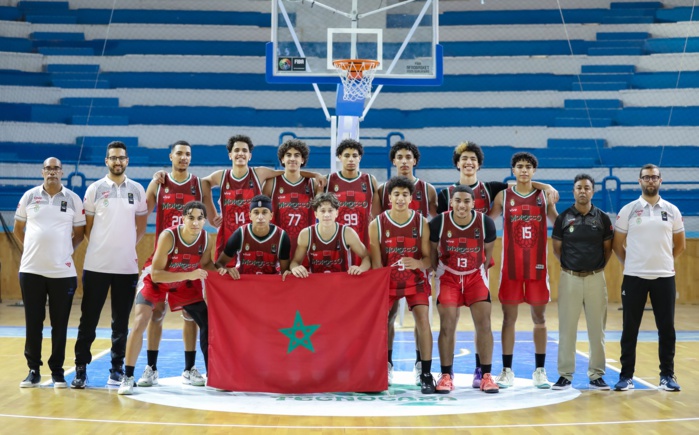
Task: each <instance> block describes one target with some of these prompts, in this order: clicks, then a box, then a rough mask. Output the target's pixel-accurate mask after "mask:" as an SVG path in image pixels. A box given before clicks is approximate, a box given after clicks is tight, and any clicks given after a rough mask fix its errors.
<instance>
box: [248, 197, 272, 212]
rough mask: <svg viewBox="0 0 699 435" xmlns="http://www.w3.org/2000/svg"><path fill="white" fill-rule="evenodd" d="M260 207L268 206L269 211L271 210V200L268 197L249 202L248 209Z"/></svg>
mask: <svg viewBox="0 0 699 435" xmlns="http://www.w3.org/2000/svg"><path fill="white" fill-rule="evenodd" d="M260 207H265V208H268V209H269V211H273V210H272V201H270V200H269V199H263V200H259V201H252V202H250V211H252V209H254V208H260Z"/></svg>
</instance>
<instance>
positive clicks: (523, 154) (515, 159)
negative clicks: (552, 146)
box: [510, 152, 539, 169]
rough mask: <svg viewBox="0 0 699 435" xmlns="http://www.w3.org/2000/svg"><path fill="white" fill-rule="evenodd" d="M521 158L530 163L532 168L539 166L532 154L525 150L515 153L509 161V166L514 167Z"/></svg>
mask: <svg viewBox="0 0 699 435" xmlns="http://www.w3.org/2000/svg"><path fill="white" fill-rule="evenodd" d="M522 160H524V161H525V162H527V163H531V165H532V167H533V168H534V169H536V167H537V166H539V161H538V160H537V159H536V157H535V156H534V154H532V153H527V152H520V153H515V154H514V155H513V156H512V160H511V161H510V166H511V167H513V168H514V167H515V165H516V164H517V162H520V161H522Z"/></svg>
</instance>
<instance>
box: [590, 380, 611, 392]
mask: <svg viewBox="0 0 699 435" xmlns="http://www.w3.org/2000/svg"><path fill="white" fill-rule="evenodd" d="M590 389H591V390H611V387H610V386H609V385H607V383H606V382H604V379H602V378H597V379H595V380H594V381H590Z"/></svg>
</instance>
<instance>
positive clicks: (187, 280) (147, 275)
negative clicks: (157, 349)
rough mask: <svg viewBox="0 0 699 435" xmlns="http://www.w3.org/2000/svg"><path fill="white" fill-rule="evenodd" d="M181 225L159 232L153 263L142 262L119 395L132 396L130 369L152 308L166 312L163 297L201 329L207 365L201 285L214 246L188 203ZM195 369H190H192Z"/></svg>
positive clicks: (199, 208)
mask: <svg viewBox="0 0 699 435" xmlns="http://www.w3.org/2000/svg"><path fill="white" fill-rule="evenodd" d="M182 216H183V223H182V224H181V225H177V226H174V227H171V228H168V229H166V230H164V231H163V232H162V233H161V234H160V236H158V243H157V248H155V253H154V254H153V260H152V263H149V262H146V264H145V267H144V268H143V273H142V274H141V279H140V280H139V282H138V294H137V295H136V302H135V304H136V308H135V314H134V321H133V326H132V328H131V332H130V334H129V338H128V340H127V343H126V366H125V369H126V370H125V373H124V380H123V381H122V382H121V386H120V387H119V394H133V387H134V383H135V380H134V369H135V365H136V360H137V359H138V354H139V353H140V352H141V347H142V345H143V332H144V330H145V329H146V326H148V322H149V321H150V319H151V317H153V312H154V308H155V307H156V306H157V307H158V308H159V310H160V311H163V310H164V309H165V307H164V305H165V298H166V296H167V299H168V304H169V305H170V309H171V310H172V311H178V310H182V309H184V310H185V311H187V313H188V314H189V315H190V316H191V317H192V319H194V321H195V322H196V323H197V325H198V326H199V328H200V331H199V344H200V346H201V351H202V354H204V362H205V365H208V359H209V357H208V348H209V338H208V337H209V331H208V311H207V308H206V302H204V295H203V291H202V280H203V279H205V278H206V276H207V271H206V270H213V264H212V261H211V255H212V251H213V244H210V243H209V237H208V234H207V233H206V231H204V230H203V228H204V223H205V220H206V207H205V206H204V204H202V203H201V202H198V201H191V202H188V203H187V204H185V206H184V207H183V208H182ZM192 370H194V368H192Z"/></svg>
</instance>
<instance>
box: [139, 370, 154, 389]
mask: <svg viewBox="0 0 699 435" xmlns="http://www.w3.org/2000/svg"><path fill="white" fill-rule="evenodd" d="M136 385H138V386H139V387H152V386H153V385H158V371H157V370H153V368H151V366H146V369H145V370H143V374H142V375H141V379H139V380H138V382H137V383H136Z"/></svg>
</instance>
